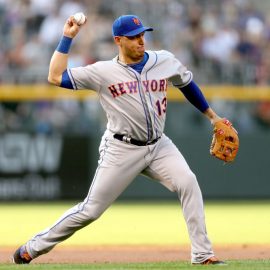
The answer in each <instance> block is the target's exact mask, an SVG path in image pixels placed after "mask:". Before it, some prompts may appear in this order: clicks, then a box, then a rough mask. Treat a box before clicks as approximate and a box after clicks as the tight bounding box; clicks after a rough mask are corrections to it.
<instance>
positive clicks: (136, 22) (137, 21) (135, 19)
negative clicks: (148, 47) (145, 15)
mask: <svg viewBox="0 0 270 270" xmlns="http://www.w3.org/2000/svg"><path fill="white" fill-rule="evenodd" d="M132 20H133V22H134V23H135V24H136V25H140V24H141V22H140V20H139V19H138V18H132Z"/></svg>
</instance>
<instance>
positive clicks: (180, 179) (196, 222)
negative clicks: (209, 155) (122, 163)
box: [143, 135, 214, 263]
mask: <svg viewBox="0 0 270 270" xmlns="http://www.w3.org/2000/svg"><path fill="white" fill-rule="evenodd" d="M151 156H152V160H151V163H150V164H149V166H148V168H147V169H146V170H145V171H144V172H143V174H145V175H147V176H150V177H151V178H154V179H156V180H158V181H159V182H160V183H161V184H163V185H164V186H166V187H167V188H168V189H169V190H170V191H174V192H177V194H178V197H179V200H180V202H181V205H182V209H183V215H184V218H185V221H186V224H187V228H188V233H189V237H190V240H191V246H192V258H191V261H192V263H201V262H203V261H205V260H207V259H209V258H210V257H213V256H214V253H213V250H212V246H211V242H210V240H209V238H208V236H207V232H206V226H205V215H204V207H203V199H202V194H201V190H200V188H199V185H198V182H197V179H196V176H195V175H194V173H193V172H192V171H191V170H190V168H189V166H188V164H187V162H186V160H185V159H184V157H183V156H182V154H181V153H180V151H179V150H178V149H177V148H176V146H175V145H174V144H173V143H172V141H171V140H170V139H169V138H168V137H166V136H165V135H163V136H162V138H161V139H160V141H159V142H158V143H157V144H156V145H154V146H152V151H151Z"/></svg>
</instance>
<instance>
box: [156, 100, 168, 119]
mask: <svg viewBox="0 0 270 270" xmlns="http://www.w3.org/2000/svg"><path fill="white" fill-rule="evenodd" d="M156 106H157V110H158V115H159V116H161V115H162V113H165V112H166V108H167V98H166V97H164V98H163V99H162V101H160V100H158V101H157V102H156Z"/></svg>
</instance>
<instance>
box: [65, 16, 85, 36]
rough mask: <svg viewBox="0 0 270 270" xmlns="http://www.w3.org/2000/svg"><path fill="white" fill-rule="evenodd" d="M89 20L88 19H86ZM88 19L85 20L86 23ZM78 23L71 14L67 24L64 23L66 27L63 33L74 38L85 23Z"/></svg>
mask: <svg viewBox="0 0 270 270" xmlns="http://www.w3.org/2000/svg"><path fill="white" fill-rule="evenodd" d="M86 21H87V20H86ZM86 21H85V22H84V24H85V23H86ZM84 24H82V25H78V24H77V23H76V21H75V19H74V17H73V16H70V17H69V18H68V19H67V21H66V23H65V25H64V29H63V35H64V36H66V37H70V38H74V37H75V36H76V35H77V34H78V33H79V31H80V28H81V27H82V26H83V25H84Z"/></svg>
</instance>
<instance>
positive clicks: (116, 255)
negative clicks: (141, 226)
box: [0, 244, 270, 263]
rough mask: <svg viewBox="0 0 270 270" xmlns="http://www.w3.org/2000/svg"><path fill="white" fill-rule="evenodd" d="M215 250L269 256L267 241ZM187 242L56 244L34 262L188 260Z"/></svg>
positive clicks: (2, 259)
mask: <svg viewBox="0 0 270 270" xmlns="http://www.w3.org/2000/svg"><path fill="white" fill-rule="evenodd" d="M15 249H16V248H11V247H9V248H1V247H0V263H8V262H10V258H11V256H12V254H13V252H14V250H15ZM214 249H215V253H216V255H217V256H218V257H219V258H222V259H224V260H238V259H269V257H270V244H269V245H231V246H230V245H226V246H216V247H215V248H214ZM189 259H190V249H189V247H187V246H180V247H179V246H84V247H82V246H79V247H75V246H73V247H66V246H58V247H56V248H55V249H54V250H52V251H51V252H50V253H48V254H45V255H43V256H41V257H39V258H37V259H35V260H34V261H33V263H108V262H120V263H121V262H158V261H181V260H182V261H188V260H189Z"/></svg>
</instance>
